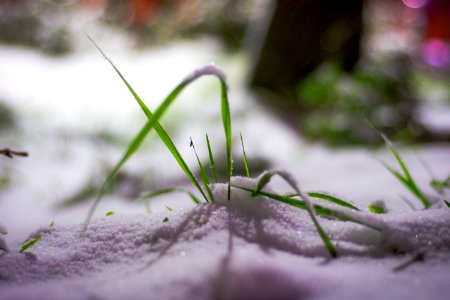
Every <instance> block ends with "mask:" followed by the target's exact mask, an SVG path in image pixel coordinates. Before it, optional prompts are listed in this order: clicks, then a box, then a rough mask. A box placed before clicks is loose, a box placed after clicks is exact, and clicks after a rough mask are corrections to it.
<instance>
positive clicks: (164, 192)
mask: <svg viewBox="0 0 450 300" xmlns="http://www.w3.org/2000/svg"><path fill="white" fill-rule="evenodd" d="M172 193H186V194H188V195H189V197H190V198H191V200H192V202H194V203H195V204H196V205H198V204H200V203H201V201H200V200H199V199H198V198H197V197H195V195H194V194H193V193H191V192H190V191H188V190H185V189H181V188H167V189H160V190H156V191H151V192H148V193H145V194H143V195H141V196H140V197H139V198H138V200H141V201H142V200H150V199H152V198H156V197H159V196H162V195H167V194H172Z"/></svg>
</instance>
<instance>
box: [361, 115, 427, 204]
mask: <svg viewBox="0 0 450 300" xmlns="http://www.w3.org/2000/svg"><path fill="white" fill-rule="evenodd" d="M369 125H370V126H371V127H372V128H373V129H375V130H376V131H377V132H378V134H379V135H380V136H381V138H382V139H383V141H384V143H385V144H386V147H387V148H388V149H389V151H390V152H391V153H392V155H394V157H395V159H396V161H397V163H398V164H399V166H400V168H401V170H402V172H403V174H402V173H400V172H399V171H396V170H394V169H393V168H392V167H390V166H388V165H387V164H385V163H383V165H384V167H385V168H386V169H387V170H388V171H389V172H390V173H391V174H392V175H394V176H395V177H396V178H397V179H398V180H399V181H400V183H401V184H402V185H403V186H404V187H405V188H406V189H408V190H409V191H410V192H411V193H412V194H413V195H414V196H415V197H416V198H417V199H419V201H420V202H421V203H422V205H423V206H424V208H425V209H428V208H430V206H431V205H430V201H429V200H428V199H427V198H426V197H425V195H424V193H423V192H422V190H421V189H420V188H419V187H418V186H417V184H416V182H415V180H414V179H413V178H412V176H411V173H410V172H409V170H408V168H407V167H406V164H405V163H404V161H403V159H402V158H401V157H400V154H398V152H397V150H395V148H394V146H393V145H392V143H391V141H390V140H389V139H388V138H387V137H386V135H385V134H383V133H382V132H381V131H379V130H378V129H377V128H376V127H375V126H374V125H373V124H371V123H370V122H369Z"/></svg>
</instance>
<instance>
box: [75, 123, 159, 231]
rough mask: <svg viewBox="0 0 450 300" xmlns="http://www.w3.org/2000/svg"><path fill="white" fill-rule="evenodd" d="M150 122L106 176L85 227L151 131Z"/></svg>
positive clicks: (85, 226)
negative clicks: (114, 181)
mask: <svg viewBox="0 0 450 300" xmlns="http://www.w3.org/2000/svg"><path fill="white" fill-rule="evenodd" d="M149 125H150V124H149V123H147V124H145V126H144V127H143V128H142V129H141V131H140V132H139V133H138V134H137V135H136V137H135V138H134V139H133V140H132V141H131V143H130V144H129V145H128V148H127V151H126V152H125V154H124V155H123V156H122V158H121V159H120V160H119V162H118V163H117V164H116V165H115V167H114V168H113V170H112V171H111V172H110V173H109V174H108V176H107V177H106V180H105V182H104V183H103V185H102V187H101V188H100V192H99V193H98V196H97V198H96V199H95V201H94V203H93V204H92V206H91V208H90V210H89V213H88V215H87V217H86V220H85V222H84V229H86V228H87V225H88V224H89V222H90V220H91V219H92V216H93V215H94V212H95V210H96V208H97V206H98V204H99V203H100V200H101V199H102V198H103V196H104V195H105V193H106V191H107V190H108V189H109V188H110V186H111V183H112V182H113V180H114V178H115V177H116V176H117V174H118V173H119V171H120V170H121V169H122V166H123V165H124V164H125V162H126V161H127V160H128V159H129V158H130V157H131V156H132V155H133V154H134V153H136V151H137V150H138V149H139V147H140V145H141V144H142V142H143V140H144V139H145V137H146V136H147V134H148V133H149V131H150V129H151V128H150V126H149Z"/></svg>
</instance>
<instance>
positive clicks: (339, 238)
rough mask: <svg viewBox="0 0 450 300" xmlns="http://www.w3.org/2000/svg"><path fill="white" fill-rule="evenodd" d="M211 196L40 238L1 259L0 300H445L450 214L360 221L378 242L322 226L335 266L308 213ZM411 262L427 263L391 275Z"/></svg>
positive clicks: (349, 228)
mask: <svg viewBox="0 0 450 300" xmlns="http://www.w3.org/2000/svg"><path fill="white" fill-rule="evenodd" d="M232 183H233V184H234V185H236V186H242V187H252V188H254V187H255V185H256V180H255V179H248V178H242V177H235V178H233V181H232ZM213 192H214V195H215V198H216V203H213V204H202V205H199V206H197V207H194V208H192V209H189V210H184V211H172V212H167V213H158V214H154V215H152V216H145V215H141V216H120V215H113V216H110V217H101V218H98V219H96V220H94V222H92V223H91V224H90V226H89V228H88V230H87V231H85V232H83V231H82V226H81V225H79V226H66V227H63V226H61V227H60V226H57V224H56V225H55V226H53V227H45V228H43V229H41V230H39V231H38V232H36V233H34V234H32V235H31V236H35V235H36V234H41V236H42V238H41V240H40V241H39V242H38V243H37V244H36V245H35V246H33V247H32V248H30V249H29V250H27V251H26V252H25V253H17V252H14V251H10V252H7V253H6V254H4V255H2V256H1V257H0V299H2V300H3V299H125V298H126V299H380V298H382V299H447V295H448V294H449V292H450V285H449V284H448V282H449V281H450V272H449V271H448V270H449V268H450V254H449V253H450V251H449V250H450V210H449V209H448V208H447V207H441V208H435V209H429V210H427V211H414V212H403V213H395V214H387V215H384V216H378V215H373V214H370V213H361V214H362V216H365V217H367V218H368V219H370V218H371V219H373V220H372V223H377V224H378V225H379V226H381V227H382V228H383V232H381V233H380V232H377V231H375V230H373V229H370V228H367V227H364V226H361V225H357V224H354V223H350V222H340V221H332V220H327V219H324V218H320V222H321V224H322V225H323V227H324V228H325V230H326V231H327V232H328V233H329V234H330V236H331V238H332V240H333V241H334V243H335V244H337V250H338V253H339V255H340V257H339V258H338V259H335V260H331V259H329V258H328V254H327V251H326V249H325V247H324V246H323V244H322V241H321V239H320V238H319V236H318V235H317V233H316V230H315V227H314V226H313V224H312V222H311V220H310V218H309V217H308V214H307V213H306V211H301V210H298V209H295V208H292V207H289V206H287V205H284V204H280V203H278V202H275V201H272V200H269V199H267V198H263V197H257V198H252V197H250V196H249V193H248V192H245V191H242V190H238V189H236V188H233V189H232V199H231V201H228V200H227V185H226V184H217V185H214V186H213ZM166 217H167V218H168V221H166V222H165V221H164V220H165V218H166ZM2 229H4V228H2ZM393 249H395V251H397V252H396V253H397V254H394V251H393ZM418 253H420V254H421V255H417V254H418ZM411 258H423V261H417V262H414V263H412V264H410V265H408V266H406V267H405V268H403V269H401V270H398V271H395V270H394V268H395V267H396V266H398V265H399V264H402V263H403V262H404V261H405V260H408V259H411ZM380 293H382V297H381V296H380Z"/></svg>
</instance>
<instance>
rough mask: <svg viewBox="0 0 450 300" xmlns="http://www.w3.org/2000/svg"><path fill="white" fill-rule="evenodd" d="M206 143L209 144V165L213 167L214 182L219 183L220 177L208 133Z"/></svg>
mask: <svg viewBox="0 0 450 300" xmlns="http://www.w3.org/2000/svg"><path fill="white" fill-rule="evenodd" d="M206 145H207V146H208V156H209V167H210V168H211V171H212V174H213V178H214V183H217V182H218V179H217V170H216V163H215V161H214V156H213V153H212V150H211V143H210V142H209V137H208V134H207V135H206Z"/></svg>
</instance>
